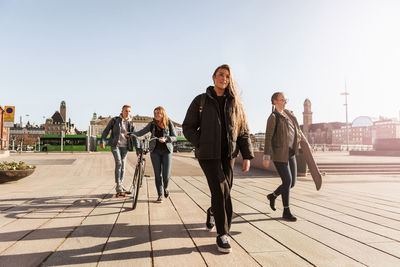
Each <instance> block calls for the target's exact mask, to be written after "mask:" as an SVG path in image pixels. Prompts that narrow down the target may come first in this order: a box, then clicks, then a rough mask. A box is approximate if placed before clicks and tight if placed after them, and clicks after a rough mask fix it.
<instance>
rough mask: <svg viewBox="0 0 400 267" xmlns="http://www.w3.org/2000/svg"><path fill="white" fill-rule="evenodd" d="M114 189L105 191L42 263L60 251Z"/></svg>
mask: <svg viewBox="0 0 400 267" xmlns="http://www.w3.org/2000/svg"><path fill="white" fill-rule="evenodd" d="M94 190H95V189H94ZM94 190H93V191H94ZM112 190H113V189H110V191H108V193H105V194H104V196H103V198H102V200H101V201H99V202H98V203H97V204H96V205H95V206H93V208H92V210H91V211H90V212H89V213H88V214H87V215H86V216H84V217H83V218H82V220H81V221H80V223H79V224H77V225H75V226H74V227H73V229H72V230H71V231H70V232H69V233H68V234H67V235H66V236H65V237H64V239H63V241H62V242H60V243H59V245H58V246H57V247H56V248H55V249H54V250H53V251H52V252H51V253H49V255H47V257H46V258H45V259H44V260H43V262H42V264H44V263H46V261H47V260H48V259H49V258H50V257H52V256H53V255H54V253H55V252H57V251H58V249H59V248H60V247H61V246H62V245H63V244H64V243H65V241H66V240H68V239H69V238H70V237H71V236H72V234H73V233H74V232H75V231H76V229H78V227H80V226H81V225H82V223H83V222H84V221H85V220H86V219H87V218H88V217H89V216H90V215H91V214H92V213H93V211H94V210H95V209H96V207H98V206H99V205H100V203H102V202H103V200H104V199H106V198H107V196H109V194H110V192H111V191H112ZM93 191H92V192H93Z"/></svg>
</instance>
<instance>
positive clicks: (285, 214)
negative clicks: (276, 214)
mask: <svg viewBox="0 0 400 267" xmlns="http://www.w3.org/2000/svg"><path fill="white" fill-rule="evenodd" d="M282 217H283V219H285V220H287V221H290V222H295V221H297V218H296V217H294V216H293V215H292V213H290V209H289V208H284V209H283V215H282Z"/></svg>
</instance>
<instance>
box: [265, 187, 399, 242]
mask: <svg viewBox="0 0 400 267" xmlns="http://www.w3.org/2000/svg"><path fill="white" fill-rule="evenodd" d="M267 192H268V191H266V193H265V195H266V194H267ZM260 194H261V193H260ZM291 195H297V194H296V192H291ZM291 199H295V200H297V201H302V202H306V203H309V204H312V205H315V206H319V207H322V208H325V209H329V210H332V211H336V212H338V211H337V210H336V209H333V208H329V207H327V206H324V205H320V204H316V203H315V202H309V201H305V200H304V198H301V199H300V198H296V197H294V196H291ZM292 205H294V206H297V207H302V206H299V205H296V204H292ZM339 212H340V213H342V214H344V215H347V216H350V217H353V218H356V219H360V218H359V216H355V215H352V214H350V213H345V212H342V211H339ZM362 220H364V221H367V222H369V223H373V224H376V225H379V226H381V227H386V228H388V229H392V230H396V231H397V230H398V229H396V228H393V227H390V226H386V225H382V224H380V223H377V222H375V221H371V220H368V219H362ZM392 220H393V219H392ZM338 221H340V220H338ZM394 221H396V220H394ZM342 222H343V221H342ZM364 230H366V231H370V230H368V229H364ZM376 234H378V233H376ZM395 241H399V240H395Z"/></svg>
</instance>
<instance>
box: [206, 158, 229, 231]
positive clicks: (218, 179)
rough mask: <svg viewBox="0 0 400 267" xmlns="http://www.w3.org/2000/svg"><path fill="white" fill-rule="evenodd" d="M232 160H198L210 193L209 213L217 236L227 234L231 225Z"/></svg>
mask: <svg viewBox="0 0 400 267" xmlns="http://www.w3.org/2000/svg"><path fill="white" fill-rule="evenodd" d="M234 162H235V160H234V159H222V160H220V159H210V160H199V163H200V167H201V168H202V169H203V172H204V174H205V176H206V178H207V182H208V187H209V188H210V192H211V211H212V212H213V214H214V219H215V225H216V227H217V233H218V235H224V234H228V233H229V229H230V228H231V223H232V201H231V188H232V182H233V164H234Z"/></svg>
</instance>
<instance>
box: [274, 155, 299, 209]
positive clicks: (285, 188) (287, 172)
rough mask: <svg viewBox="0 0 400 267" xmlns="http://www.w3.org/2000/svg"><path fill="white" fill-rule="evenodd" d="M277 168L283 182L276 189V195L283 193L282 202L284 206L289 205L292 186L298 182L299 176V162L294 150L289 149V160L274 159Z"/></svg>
mask: <svg viewBox="0 0 400 267" xmlns="http://www.w3.org/2000/svg"><path fill="white" fill-rule="evenodd" d="M274 165H275V168H276V170H277V171H278V173H279V176H280V177H281V179H282V184H281V185H280V186H279V187H278V188H277V189H276V190H275V191H274V194H275V195H276V196H279V195H282V203H283V206H284V207H289V195H290V188H292V187H293V186H294V185H295V184H296V178H297V162H296V156H295V155H294V151H293V150H290V151H289V160H288V162H276V161H274Z"/></svg>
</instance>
